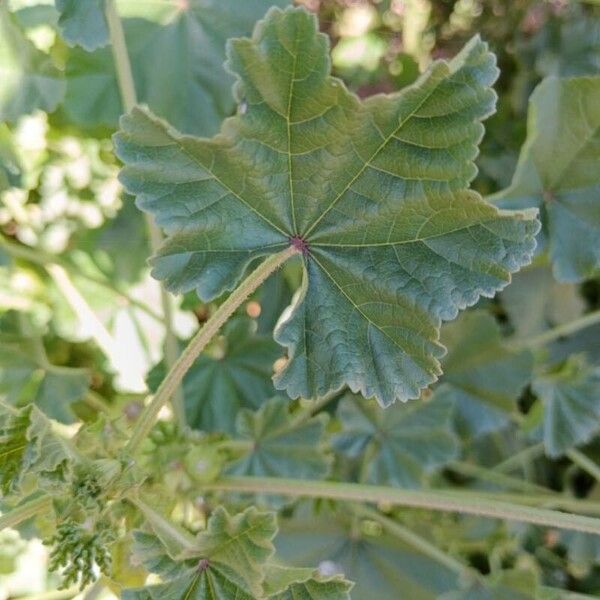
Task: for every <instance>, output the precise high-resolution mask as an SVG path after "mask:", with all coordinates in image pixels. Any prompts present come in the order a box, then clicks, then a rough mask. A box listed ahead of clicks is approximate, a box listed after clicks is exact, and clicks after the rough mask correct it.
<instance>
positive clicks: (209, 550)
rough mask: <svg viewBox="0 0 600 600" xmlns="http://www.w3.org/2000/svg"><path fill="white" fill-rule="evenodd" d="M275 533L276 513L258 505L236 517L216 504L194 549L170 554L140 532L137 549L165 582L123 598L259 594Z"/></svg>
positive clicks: (249, 597) (248, 599)
mask: <svg viewBox="0 0 600 600" xmlns="http://www.w3.org/2000/svg"><path fill="white" fill-rule="evenodd" d="M276 532H277V525H276V522H275V515H274V513H264V512H259V511H257V510H256V509H255V508H254V507H251V508H248V509H246V510H245V511H244V512H243V513H240V514H238V515H235V516H233V517H232V516H231V515H229V513H228V512H227V511H226V510H225V509H224V508H222V507H219V508H217V509H216V510H215V511H214V512H213V513H212V515H211V516H210V518H209V520H208V525H207V529H206V531H204V532H201V533H199V534H198V535H197V536H196V538H195V545H194V548H191V549H189V550H187V551H185V552H184V553H183V554H182V555H181V556H178V557H171V556H169V553H168V552H167V550H166V549H165V547H164V546H163V544H162V543H161V541H160V540H159V539H158V538H157V537H156V536H153V535H149V534H144V533H141V532H137V533H136V534H135V544H134V553H135V554H136V555H137V556H138V558H139V560H141V562H142V564H143V565H144V566H145V567H146V568H147V569H148V570H149V571H151V572H155V573H157V574H158V575H160V576H161V577H162V578H163V580H165V583H163V584H159V585H156V586H149V587H146V588H140V589H134V590H125V591H124V593H123V598H124V599H130V600H131V599H136V600H139V599H142V598H156V599H159V598H160V599H161V600H162V599H163V598H167V599H168V598H173V600H175V599H176V598H177V599H179V598H190V599H191V598H198V599H203V600H204V599H211V600H212V599H214V600H221V599H222V598H240V599H241V600H253V599H255V598H261V597H263V595H262V583H263V580H264V577H265V564H266V562H267V560H268V559H269V558H270V556H271V555H272V554H273V544H272V543H271V540H272V539H273V537H274V536H275V533H276Z"/></svg>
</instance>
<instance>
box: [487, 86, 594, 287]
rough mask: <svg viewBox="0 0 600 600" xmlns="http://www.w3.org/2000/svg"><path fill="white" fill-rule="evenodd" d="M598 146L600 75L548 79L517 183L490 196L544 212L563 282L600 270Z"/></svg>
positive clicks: (532, 113)
mask: <svg viewBox="0 0 600 600" xmlns="http://www.w3.org/2000/svg"><path fill="white" fill-rule="evenodd" d="M599 147H600V77H579V78H573V79H557V78H555V77H549V78H547V79H545V80H544V81H543V82H542V83H541V84H540V85H539V86H538V87H537V88H536V90H535V91H534V92H533V94H532V95H531V99H530V102H529V116H528V124H527V140H526V142H525V145H524V146H523V149H522V151H521V156H520V158H519V164H518V165H517V170H516V172H515V175H514V177H513V181H512V184H511V185H510V187H508V188H507V189H506V190H504V191H502V192H500V193H499V194H497V195H496V196H493V197H492V198H491V200H492V201H493V202H495V203H496V204H497V205H498V206H502V207H504V208H519V209H524V208H530V207H537V208H539V209H540V213H541V217H542V223H543V229H542V233H541V234H540V239H541V240H542V245H547V246H548V250H549V252H550V258H551V260H552V264H553V268H554V274H555V276H556V278H557V279H559V280H560V281H571V282H573V281H581V280H583V279H586V278H588V277H591V276H592V275H594V274H595V273H597V272H598V269H599V268H600V244H598V238H599V236H600V211H599V210H598V206H599V204H598V194H600V171H599V170H598V168H597V166H598V164H597V162H598V148H599Z"/></svg>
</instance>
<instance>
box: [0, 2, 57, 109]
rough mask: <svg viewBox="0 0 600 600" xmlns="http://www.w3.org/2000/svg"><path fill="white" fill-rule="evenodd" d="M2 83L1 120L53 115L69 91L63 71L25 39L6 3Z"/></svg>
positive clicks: (1, 24) (0, 38) (0, 37)
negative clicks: (35, 114)
mask: <svg viewBox="0 0 600 600" xmlns="http://www.w3.org/2000/svg"><path fill="white" fill-rule="evenodd" d="M0 80H1V81H2V86H1V88H0V121H15V120H16V119H18V118H19V117H20V116H21V115H26V114H30V113H32V112H34V111H35V110H45V111H46V112H52V111H53V110H54V109H55V108H56V106H57V105H58V103H59V102H60V101H61V100H62V98H63V95H64V91H65V90H64V81H63V79H62V76H61V73H60V71H59V70H58V69H57V68H56V67H55V66H54V65H53V64H52V60H51V59H50V57H49V56H48V55H47V54H45V53H44V52H42V51H41V50H38V49H37V48H36V47H35V46H34V45H33V44H32V43H31V42H30V41H29V40H28V39H27V38H26V37H25V34H24V33H23V32H22V31H21V29H20V28H19V26H18V25H17V23H16V22H15V20H14V19H13V17H12V15H11V14H10V13H9V12H8V8H7V7H6V2H3V3H0Z"/></svg>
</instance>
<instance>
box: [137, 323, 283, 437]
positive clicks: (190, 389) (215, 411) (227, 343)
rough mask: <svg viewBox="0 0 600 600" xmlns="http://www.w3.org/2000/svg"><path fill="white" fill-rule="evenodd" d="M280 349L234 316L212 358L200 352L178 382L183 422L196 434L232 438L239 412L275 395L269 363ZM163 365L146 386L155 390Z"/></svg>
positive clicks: (274, 359)
mask: <svg viewBox="0 0 600 600" xmlns="http://www.w3.org/2000/svg"><path fill="white" fill-rule="evenodd" d="M279 356H281V349H280V348H279V347H278V346H277V344H276V343H275V342H274V341H273V340H272V339H271V338H270V337H267V336H265V335H258V334H257V333H256V322H254V321H252V320H251V319H248V318H246V317H236V318H233V319H232V320H231V321H229V322H228V323H227V324H226V325H225V327H224V328H223V336H222V338H221V339H220V340H217V348H216V351H215V352H214V354H212V355H211V352H210V349H209V352H205V353H203V354H202V355H201V356H200V357H199V358H198V359H197V360H196V362H195V363H194V364H193V366H192V367H191V369H190V370H189V371H188V373H187V374H186V376H185V378H184V380H183V392H184V400H185V407H186V417H187V422H188V424H189V425H190V426H192V427H194V428H195V429H202V430H204V431H222V432H226V433H233V432H234V431H235V419H236V415H237V414H238V413H239V411H240V409H241V408H258V407H260V406H261V404H262V403H263V402H264V401H265V400H266V399H267V398H270V397H271V396H273V395H274V393H275V389H274V387H273V383H272V381H271V375H272V373H273V363H274V362H275V361H276V360H277V358H279ZM163 376H164V365H162V364H161V366H160V368H156V369H154V370H153V371H152V372H151V374H150V377H149V382H148V383H149V386H150V388H151V389H156V387H158V384H159V383H160V381H161V380H162V378H163Z"/></svg>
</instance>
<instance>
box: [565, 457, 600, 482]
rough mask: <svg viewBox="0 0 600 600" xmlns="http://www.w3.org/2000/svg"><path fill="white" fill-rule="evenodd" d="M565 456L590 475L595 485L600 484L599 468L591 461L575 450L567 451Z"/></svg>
mask: <svg viewBox="0 0 600 600" xmlns="http://www.w3.org/2000/svg"><path fill="white" fill-rule="evenodd" d="M567 456H568V457H569V458H570V459H571V460H572V461H573V462H574V463H575V464H576V465H577V466H578V467H580V468H581V469H583V470H584V471H585V472H586V473H587V474H588V475H591V476H592V477H593V478H594V479H595V480H596V482H597V483H600V467H599V466H598V465H597V464H596V463H595V462H594V461H593V460H590V459H589V458H588V457H587V456H586V455H585V454H583V453H582V452H579V450H575V449H573V450H569V451H568V452H567Z"/></svg>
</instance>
